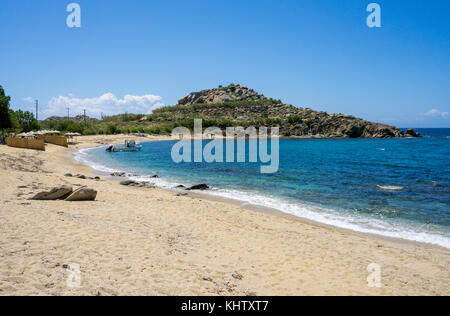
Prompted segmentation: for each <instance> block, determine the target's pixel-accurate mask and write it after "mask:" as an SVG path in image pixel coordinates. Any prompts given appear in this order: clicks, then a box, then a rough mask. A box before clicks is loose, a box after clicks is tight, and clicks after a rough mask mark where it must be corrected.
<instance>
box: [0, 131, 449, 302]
mask: <svg viewBox="0 0 450 316" xmlns="http://www.w3.org/2000/svg"><path fill="white" fill-rule="evenodd" d="M126 138H128V137H126V136H86V137H79V138H78V140H77V141H78V144H77V145H72V146H70V148H69V149H67V148H63V147H58V146H54V145H47V146H46V151H45V152H40V151H33V150H25V149H18V148H10V147H6V146H0V178H1V181H0V204H1V208H0V295H249V296H251V295H450V250H448V249H442V248H437V247H427V246H423V245H414V244H407V243H401V242H397V241H389V240H384V239H381V238H377V237H374V236H366V235H362V234H357V233H353V232H348V231H344V230H341V229H335V228H332V227H324V226H321V225H315V224H314V223H309V222H306V221H302V220H300V219H297V218H292V217H289V216H280V215H277V214H270V213H267V212H265V213H264V212H255V211H251V210H245V209H243V208H242V207H240V206H239V205H236V204H233V203H227V202H224V201H212V200H210V199H205V198H202V197H195V196H177V194H176V193H174V192H168V191H163V190H160V189H150V188H133V187H126V186H121V185H120V184H119V183H117V182H114V181H109V180H108V179H106V178H105V177H102V179H101V181H95V180H89V179H77V178H71V177H65V176H64V175H65V174H66V173H71V174H83V175H86V176H95V174H94V171H93V170H92V169H91V168H90V167H88V166H84V165H81V164H79V163H77V162H76V161H75V160H74V159H73V156H72V153H73V151H75V150H78V149H81V148H86V147H93V146H98V145H101V144H110V143H122V142H123V140H124V139H126ZM154 139H157V138H154ZM147 140H152V139H151V138H148V139H147ZM139 141H144V139H139ZM63 184H68V185H72V186H73V187H75V188H77V187H79V186H88V187H91V188H94V189H96V190H97V191H98V196H97V200H96V201H95V202H65V201H30V200H29V198H30V197H31V196H33V195H34V194H35V193H37V192H39V191H42V190H45V189H50V188H52V187H54V186H60V185H63ZM371 264H377V265H379V267H380V268H381V283H382V284H381V287H379V288H378V287H369V286H368V282H367V278H368V276H369V272H368V270H367V267H368V266H369V265H371ZM74 265H78V266H79V267H80V270H81V275H80V276H81V284H80V287H70V286H68V285H67V282H66V281H67V279H68V276H69V273H68V271H67V267H68V266H74Z"/></svg>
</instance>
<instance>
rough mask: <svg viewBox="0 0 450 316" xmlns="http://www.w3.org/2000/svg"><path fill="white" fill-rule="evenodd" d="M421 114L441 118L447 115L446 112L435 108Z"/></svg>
mask: <svg viewBox="0 0 450 316" xmlns="http://www.w3.org/2000/svg"><path fill="white" fill-rule="evenodd" d="M422 115H423V116H427V117H442V118H446V117H448V112H441V111H439V110H437V109H431V110H429V111H428V112H426V113H423V114H422Z"/></svg>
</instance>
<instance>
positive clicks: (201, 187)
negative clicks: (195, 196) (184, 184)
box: [186, 183, 209, 191]
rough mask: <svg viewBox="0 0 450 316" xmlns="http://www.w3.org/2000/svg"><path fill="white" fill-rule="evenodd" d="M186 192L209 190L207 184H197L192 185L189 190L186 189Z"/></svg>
mask: <svg viewBox="0 0 450 316" xmlns="http://www.w3.org/2000/svg"><path fill="white" fill-rule="evenodd" d="M186 190H187V191H193V190H199V191H204V190H209V186H208V185H207V184H204V183H203V184H197V185H194V186H192V187H190V188H187V189H186Z"/></svg>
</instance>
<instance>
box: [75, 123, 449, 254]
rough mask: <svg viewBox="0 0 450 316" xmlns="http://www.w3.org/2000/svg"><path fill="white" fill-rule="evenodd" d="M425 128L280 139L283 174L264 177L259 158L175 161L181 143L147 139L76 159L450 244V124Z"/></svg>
mask: <svg viewBox="0 0 450 316" xmlns="http://www.w3.org/2000/svg"><path fill="white" fill-rule="evenodd" d="M419 132H421V133H422V134H423V135H424V137H423V138H419V139H345V140H320V139H314V140H308V139H301V140H280V169H279V172H278V173H276V174H261V173H260V172H259V171H260V164H258V163H212V164H209V163H180V164H176V163H174V162H172V159H171V148H172V146H173V144H175V143H176V142H175V141H161V142H147V143H143V150H142V152H139V153H107V152H105V149H104V148H103V147H101V148H95V149H88V150H82V151H80V152H78V153H76V158H77V159H78V160H79V161H81V162H84V163H86V164H89V165H91V166H93V167H94V168H97V169H98V170H102V171H108V172H109V171H125V172H128V173H130V174H138V175H139V176H138V177H134V178H137V179H143V180H150V177H149V176H151V175H153V174H158V175H159V176H160V177H161V178H160V179H157V180H155V179H151V180H150V181H152V182H156V184H157V185H158V186H161V187H164V188H173V187H174V186H176V185H178V184H184V185H190V184H198V183H207V184H209V185H210V186H211V187H212V188H213V190H212V191H211V192H210V193H211V194H216V195H221V196H224V197H231V198H235V199H241V200H244V201H248V202H250V203H252V204H257V205H263V206H269V207H274V208H277V209H279V210H281V211H284V212H287V213H290V214H293V215H297V216H300V217H304V218H308V219H311V220H315V221H318V222H322V223H325V224H331V225H335V226H339V227H343V228H348V229H353V230H356V231H360V232H368V233H376V234H381V235H385V236H390V237H397V238H404V239H408V240H415V241H420V242H426V243H432V244H436V245H440V246H444V247H447V248H450V159H449V157H450V129H422V130H420V129H419ZM204 143H205V144H206V143H208V142H207V141H205V142H204ZM235 147H236V146H235Z"/></svg>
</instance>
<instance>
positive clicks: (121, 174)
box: [111, 172, 125, 177]
mask: <svg viewBox="0 0 450 316" xmlns="http://www.w3.org/2000/svg"><path fill="white" fill-rule="evenodd" d="M111 176H113V177H125V172H113V173H111Z"/></svg>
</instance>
